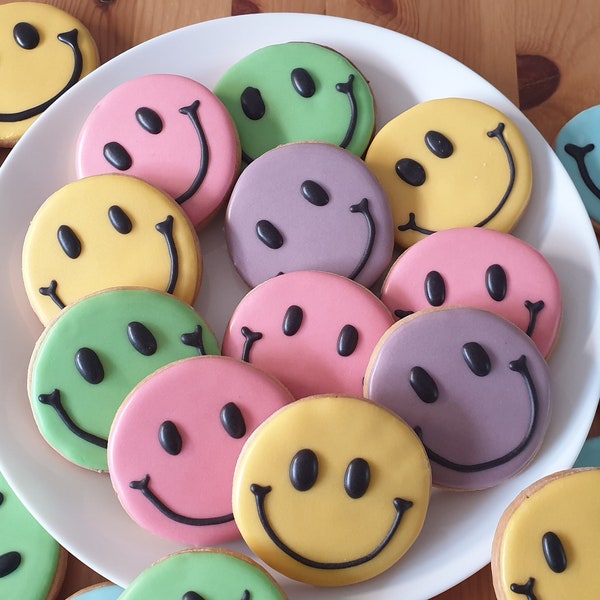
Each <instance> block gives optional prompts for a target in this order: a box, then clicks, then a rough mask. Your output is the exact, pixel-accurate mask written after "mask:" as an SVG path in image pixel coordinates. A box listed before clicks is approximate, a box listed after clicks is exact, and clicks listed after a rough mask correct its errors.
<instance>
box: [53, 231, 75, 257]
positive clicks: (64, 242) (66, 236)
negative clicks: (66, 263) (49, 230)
mask: <svg viewBox="0 0 600 600" xmlns="http://www.w3.org/2000/svg"><path fill="white" fill-rule="evenodd" d="M56 237H57V238H58V243H59V244H60V247H61V248H62V249H63V252H64V253H65V254H66V255H67V256H68V257H69V258H77V257H78V256H79V255H80V254H81V240H80V239H79V238H78V237H77V234H76V233H75V232H74V231H73V230H72V229H71V228H70V227H69V226H68V225H61V226H60V227H59V228H58V231H57V232H56Z"/></svg>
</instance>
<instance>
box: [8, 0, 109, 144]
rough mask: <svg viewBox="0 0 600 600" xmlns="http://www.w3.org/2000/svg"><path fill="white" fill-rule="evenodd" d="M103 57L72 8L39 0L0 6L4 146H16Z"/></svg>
mask: <svg viewBox="0 0 600 600" xmlns="http://www.w3.org/2000/svg"><path fill="white" fill-rule="evenodd" d="M98 62H99V58H98V50H97V48H96V44H95V42H94V40H93V39H92V37H91V35H90V32H89V31H88V30H87V28H86V27H85V26H84V25H83V24H82V23H81V22H80V21H78V20H77V19H75V18H74V17H72V16H71V15H69V14H68V13H66V12H64V11H62V10H60V9H58V8H55V7H54V6H50V5H48V4H40V3H37V2H12V3H9V4H4V5H3V6H0V89H2V94H0V146H7V147H10V146H13V145H14V144H15V143H16V142H17V141H18V140H19V139H20V137H21V136H22V135H23V133H25V131H26V130H27V129H28V127H29V126H30V125H31V124H32V123H33V122H34V121H35V119H36V118H37V117H38V116H39V115H40V114H41V113H42V112H44V111H45V110H46V109H47V108H48V107H49V106H50V105H51V104H52V103H53V102H54V101H56V100H57V99H58V98H59V97H60V96H62V95H63V94H64V93H65V92H66V91H67V90H68V89H70V88H71V87H72V86H73V85H75V83H77V82H78V81H79V80H80V79H81V78H82V77H84V76H85V75H87V74H88V73H89V72H90V71H92V70H94V69H95V68H96V67H97V66H98Z"/></svg>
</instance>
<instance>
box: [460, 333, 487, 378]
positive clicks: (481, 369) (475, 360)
mask: <svg viewBox="0 0 600 600" xmlns="http://www.w3.org/2000/svg"><path fill="white" fill-rule="evenodd" d="M462 354H463V358H464V359H465V362H466V363H467V366H468V367H469V369H471V371H472V372H473V373H474V374H475V375H477V376H478V377H485V376H486V375H489V373H490V371H491V370H492V361H491V360H490V357H489V355H488V353H487V352H486V351H485V348H484V347H483V346H482V345H481V344H478V343H477V342H467V343H466V344H465V345H464V346H463V347H462Z"/></svg>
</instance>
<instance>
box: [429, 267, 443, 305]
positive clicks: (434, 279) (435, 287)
mask: <svg viewBox="0 0 600 600" xmlns="http://www.w3.org/2000/svg"><path fill="white" fill-rule="evenodd" d="M425 298H427V302H429V304H431V306H441V305H442V304H444V301H445V300H446V284H445V283H444V278H443V277H442V276H441V275H440V273H438V272H437V271H429V273H427V275H426V277H425Z"/></svg>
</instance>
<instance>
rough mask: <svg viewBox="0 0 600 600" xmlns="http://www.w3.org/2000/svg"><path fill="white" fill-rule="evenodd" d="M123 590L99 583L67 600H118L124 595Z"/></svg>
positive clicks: (115, 586) (116, 586)
mask: <svg viewBox="0 0 600 600" xmlns="http://www.w3.org/2000/svg"><path fill="white" fill-rule="evenodd" d="M123 591H124V590H123V588H121V587H119V586H118V585H113V584H112V583H99V584H98V585H93V586H91V587H87V588H85V589H83V590H80V591H79V592H77V593H75V594H73V595H72V596H69V597H68V598H67V600H117V599H118V598H120V597H121V594H122V593H123Z"/></svg>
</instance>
